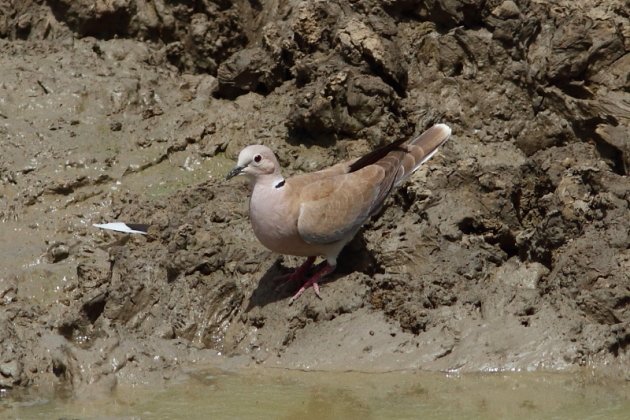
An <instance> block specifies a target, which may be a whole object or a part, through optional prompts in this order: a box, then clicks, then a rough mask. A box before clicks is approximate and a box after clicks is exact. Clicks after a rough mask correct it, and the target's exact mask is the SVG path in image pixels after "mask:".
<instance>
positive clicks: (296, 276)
mask: <svg viewBox="0 0 630 420" xmlns="http://www.w3.org/2000/svg"><path fill="white" fill-rule="evenodd" d="M314 262H315V257H308V258H307V259H306V261H304V263H303V264H302V265H301V266H299V267H298V268H296V269H295V270H294V271H293V272H291V273H289V274H285V275H283V276H279V277H276V281H278V282H279V283H280V284H278V286H277V287H276V290H278V289H280V288H282V287H283V286H284V285H285V284H287V283H291V282H294V281H302V280H304V276H305V274H306V272H307V271H308V269H309V268H311V266H312V265H313V263H314Z"/></svg>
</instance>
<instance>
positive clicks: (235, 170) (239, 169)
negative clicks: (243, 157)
mask: <svg viewBox="0 0 630 420" xmlns="http://www.w3.org/2000/svg"><path fill="white" fill-rule="evenodd" d="M243 169H245V167H244V166H235V167H234V168H233V169H232V170H231V171H230V172H228V174H227V175H226V176H225V180H226V181H227V180H228V179H230V178H234V177H235V176H236V175H240V174H241V173H242V172H243Z"/></svg>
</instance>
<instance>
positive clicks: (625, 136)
mask: <svg viewBox="0 0 630 420" xmlns="http://www.w3.org/2000/svg"><path fill="white" fill-rule="evenodd" d="M628 22H630V19H629V16H628V10H627V7H625V2H623V1H616V0H615V1H596V0H591V1H560V2H553V5H551V4H548V3H547V2H539V1H529V0H518V1H511V0H506V1H485V2H472V1H454V0H437V1H423V0H418V1H397V0H389V1H385V2H376V1H371V0H359V1H349V0H335V1H314V2H310V1H308V2H306V1H269V2H264V1H263V2H257V1H252V2H246V1H239V2H226V1H220V0H217V1H186V2H172V1H155V2H148V1H141V0H119V1H113V2H96V3H95V4H93V2H91V1H90V2H88V1H70V0H41V1H24V2H6V1H0V74H1V75H2V76H0V220H1V224H0V256H1V258H2V261H1V262H0V267H1V271H0V388H1V389H5V390H13V389H20V388H24V387H37V388H40V389H53V390H65V391H67V392H70V393H73V394H76V395H80V396H81V395H82V396H89V395H91V394H92V393H94V392H100V391H107V390H111V389H114V388H115V387H116V386H117V385H118V384H126V385H128V384H136V383H148V382H150V383H156V382H159V381H167V380H169V379H170V378H174V377H177V376H178V375H179V374H180V373H181V372H182V370H183V369H185V368H186V367H189V366H190V365H192V364H195V363H201V362H203V363H217V364H225V365H231V364H233V365H239V366H241V365H247V364H260V365H263V366H281V367H287V368H299V369H323V370H326V369H329V370H348V369H350V370H361V371H390V370H396V369H414V368H420V369H427V370H452V371H461V372H469V371H496V370H565V369H574V368H578V367H583V366H586V367H589V368H592V369H595V370H597V371H598V372H600V373H602V374H605V375H611V376H617V377H621V378H623V379H630V376H629V375H630V373H629V371H628V368H627V367H628V366H629V365H630V360H629V357H630V356H629V352H628V345H629V343H630V329H629V328H630V274H629V273H630V247H629V244H630V239H629V237H628V235H629V232H630V211H629V208H628V207H629V201H630V182H629V179H628V169H629V168H630V138H629V132H630V130H629V127H630V93H629V90H628V87H629V81H630V55H629V54H628V51H629V49H630V24H629V23H628ZM438 122H444V123H447V124H449V125H450V126H451V127H452V128H453V137H452V138H451V140H450V141H449V142H448V143H447V144H446V145H445V146H444V147H443V148H442V149H441V152H440V153H439V154H438V155H436V156H435V157H434V158H433V159H432V160H431V161H430V162H429V163H428V164H427V165H426V166H425V167H423V169H421V170H420V171H418V172H417V173H416V175H415V176H414V177H413V178H412V179H411V180H410V181H409V182H407V183H406V184H405V185H404V186H402V187H401V188H400V189H399V190H398V191H397V192H396V193H395V194H394V195H393V196H392V197H391V198H390V199H389V200H388V202H387V203H386V205H385V207H384V209H383V211H382V212H381V214H379V215H378V217H376V218H375V219H374V220H372V221H371V222H370V223H368V224H367V225H366V226H365V228H364V229H363V230H362V231H361V232H360V234H359V235H358V236H357V238H355V240H354V241H353V242H352V243H351V244H350V245H349V246H348V247H347V248H346V249H345V250H344V252H343V253H342V255H341V257H340V266H339V269H338V270H337V272H336V273H334V274H333V275H332V276H330V278H329V279H328V280H327V281H326V282H325V283H323V284H322V289H321V292H322V296H323V300H319V299H317V297H316V296H315V295H314V293H312V291H308V292H307V293H305V294H304V295H303V296H302V297H301V298H300V299H299V300H298V301H296V302H295V303H294V304H293V305H289V297H290V296H291V295H292V293H293V292H295V288H296V285H291V284H288V285H282V284H279V283H278V282H277V281H275V278H277V277H278V276H280V275H282V274H284V273H287V272H289V271H290V270H291V268H293V267H295V266H297V265H298V264H299V263H300V261H299V260H298V259H297V258H293V257H283V256H279V255H275V254H273V253H271V252H270V251H268V250H266V249H264V248H263V247H262V245H260V244H259V243H258V242H257V241H256V239H255V237H254V235H253V233H252V231H251V229H250V226H249V222H248V219H247V197H248V189H247V186H246V185H244V184H243V183H242V182H241V181H240V180H238V179H235V180H231V181H230V182H225V181H224V180H223V176H224V175H225V173H227V171H228V170H229V168H230V166H231V165H232V164H233V162H234V159H235V157H236V155H237V154H238V152H239V150H240V149H241V148H242V147H243V146H245V145H248V144H253V143H262V144H266V145H268V146H270V147H271V148H272V149H274V150H275V151H276V152H277V154H278V157H279V160H280V162H281V164H282V165H283V167H284V172H285V174H292V173H299V172H302V171H311V170H315V169H318V168H323V167H326V166H328V165H330V164H332V163H334V162H337V161H339V160H342V159H347V158H351V157H356V156H359V155H360V154H361V153H364V152H367V151H368V150H371V149H372V148H374V147H377V146H379V145H382V144H385V143H388V142H391V141H394V140H396V139H399V138H402V137H407V136H412V135H414V134H416V133H419V132H421V131H422V130H423V129H425V128H426V127H428V126H430V125H432V124H434V123H438ZM114 220H116V221H127V222H146V223H150V224H151V228H150V230H149V235H147V236H124V235H120V234H112V233H108V232H104V231H99V230H97V229H95V228H93V227H92V223H102V222H107V221H114Z"/></svg>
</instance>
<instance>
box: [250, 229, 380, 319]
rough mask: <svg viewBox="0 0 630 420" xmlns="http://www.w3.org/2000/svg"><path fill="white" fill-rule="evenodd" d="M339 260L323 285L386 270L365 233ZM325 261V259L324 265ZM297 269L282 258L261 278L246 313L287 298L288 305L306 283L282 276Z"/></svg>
mask: <svg viewBox="0 0 630 420" xmlns="http://www.w3.org/2000/svg"><path fill="white" fill-rule="evenodd" d="M337 261H338V263H337V268H336V270H335V271H334V272H333V273H331V274H329V275H328V276H326V277H324V278H322V279H321V281H320V282H319V284H320V285H323V284H326V283H332V282H335V281H337V280H338V279H340V278H342V277H345V276H347V275H348V274H350V273H353V272H362V273H366V274H369V275H372V274H374V273H376V272H381V271H382V269H381V268H380V266H379V265H378V263H377V261H376V258H374V256H373V255H372V253H371V252H370V251H369V250H368V249H367V247H366V242H365V239H364V238H363V234H362V232H360V233H359V234H358V235H357V236H355V238H354V239H353V240H352V241H351V242H350V243H349V244H348V245H346V247H345V248H344V249H343V251H341V254H339V257H338V258H337ZM324 263H325V261H323V262H322V263H320V264H324ZM320 264H315V265H314V266H313V267H311V269H310V270H309V272H308V274H307V276H306V277H305V278H309V276H311V275H313V273H315V272H316V270H318V269H319V268H320ZM296 268H297V267H290V268H289V267H286V266H285V265H284V264H283V263H282V258H281V257H280V258H278V259H277V260H276V261H275V262H274V263H273V264H272V265H271V267H269V269H267V271H266V272H265V274H264V275H263V276H262V278H261V279H260V280H259V282H258V285H257V286H256V289H255V290H254V292H253V293H252V295H251V297H250V298H249V302H248V304H247V308H246V309H245V312H249V311H250V310H251V309H253V308H255V307H264V306H266V305H268V304H270V303H273V302H277V301H279V300H286V301H287V305H288V304H289V299H290V297H291V296H293V295H294V294H295V293H296V292H297V291H298V289H299V288H300V286H301V285H302V282H301V281H287V280H286V279H282V276H284V275H286V274H290V273H292V272H293V271H294V270H295V269H296ZM304 298H305V296H302V297H300V299H304Z"/></svg>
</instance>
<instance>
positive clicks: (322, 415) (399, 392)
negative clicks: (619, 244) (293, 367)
mask: <svg viewBox="0 0 630 420" xmlns="http://www.w3.org/2000/svg"><path fill="white" fill-rule="evenodd" d="M629 414H630V384H628V383H623V382H616V381H610V380H601V379H596V378H595V377H593V376H591V375H590V374H588V373H584V372H583V373H580V374H571V375H569V374H543V373H495V374H467V375H451V374H435V373H426V372H398V373H380V374H367V373H324V372H297V371H286V370H276V369H249V370H244V371H239V372H238V373H228V372H219V371H208V372H204V373H194V374H192V375H191V377H190V378H189V379H187V380H185V381H182V382H179V383H176V384H171V385H169V386H167V387H165V388H160V389H155V388H148V387H134V388H125V387H119V388H118V389H117V391H116V392H115V393H114V395H112V396H111V398H106V399H101V400H95V399H89V400H87V401H86V400H62V399H56V400H46V399H37V398H31V399H25V400H22V401H12V400H9V399H7V398H4V399H0V417H2V418H15V419H44V418H45V419H49V418H139V419H140V418H141V419H187V420H190V419H196V418H212V419H278V418H280V419H300V420H308V419H337V418H347V419H351V418H364V419H390V418H396V419H415V418H423V419H448V418H452V419H455V418H456V419H491V418H501V419H530V418H536V419H576V418H580V419H604V418H605V419H627V418H628V416H629Z"/></svg>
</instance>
